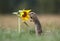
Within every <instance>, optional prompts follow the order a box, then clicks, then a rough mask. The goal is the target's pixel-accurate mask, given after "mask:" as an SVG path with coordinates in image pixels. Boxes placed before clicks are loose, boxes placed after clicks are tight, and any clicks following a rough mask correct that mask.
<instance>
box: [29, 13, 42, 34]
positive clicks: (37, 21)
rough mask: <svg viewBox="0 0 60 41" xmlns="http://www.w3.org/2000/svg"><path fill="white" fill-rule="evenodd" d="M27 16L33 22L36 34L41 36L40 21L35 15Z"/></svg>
mask: <svg viewBox="0 0 60 41" xmlns="http://www.w3.org/2000/svg"><path fill="white" fill-rule="evenodd" d="M29 14H30V17H31V19H32V20H33V22H34V24H35V28H36V29H35V30H36V34H41V33H42V28H41V24H40V21H39V20H38V18H37V15H36V13H34V12H30V13H29Z"/></svg>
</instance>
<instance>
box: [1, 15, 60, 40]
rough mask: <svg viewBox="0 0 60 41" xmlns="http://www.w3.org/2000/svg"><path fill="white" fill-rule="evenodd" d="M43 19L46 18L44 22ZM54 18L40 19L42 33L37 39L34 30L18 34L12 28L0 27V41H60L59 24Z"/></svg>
mask: <svg viewBox="0 0 60 41" xmlns="http://www.w3.org/2000/svg"><path fill="white" fill-rule="evenodd" d="M43 18H44V19H46V18H47V19H46V21H44V20H43ZM54 18H55V19H54ZM54 18H53V17H49V16H48V17H44V16H43V17H41V18H40V19H41V20H40V21H41V25H42V30H43V33H42V34H41V36H38V37H37V36H36V35H35V32H34V28H31V29H28V30H27V29H24V31H22V30H21V33H19V32H18V31H17V29H16V28H14V27H13V26H9V27H10V28H9V27H7V28H5V26H4V25H3V26H0V41H60V22H59V19H58V18H56V17H54ZM0 21H1V20H0ZM5 22H6V21H5ZM12 25H13V24H12ZM33 27H34V26H33ZM13 28H14V29H13Z"/></svg>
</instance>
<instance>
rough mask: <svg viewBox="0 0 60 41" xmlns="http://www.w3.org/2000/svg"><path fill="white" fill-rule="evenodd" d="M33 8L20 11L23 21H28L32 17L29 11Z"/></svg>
mask: <svg viewBox="0 0 60 41" xmlns="http://www.w3.org/2000/svg"><path fill="white" fill-rule="evenodd" d="M30 11H31V10H22V11H21V12H20V18H21V19H22V21H23V22H24V21H28V20H29V19H30V16H29V13H30Z"/></svg>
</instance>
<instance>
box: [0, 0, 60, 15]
mask: <svg viewBox="0 0 60 41" xmlns="http://www.w3.org/2000/svg"><path fill="white" fill-rule="evenodd" d="M19 9H31V10H32V11H33V12H36V13H40V14H42V13H44V14H45V13H50V14H59V13H60V0H0V13H1V14H2V13H3V14H7V13H12V12H16V11H18V10H19Z"/></svg>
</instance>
